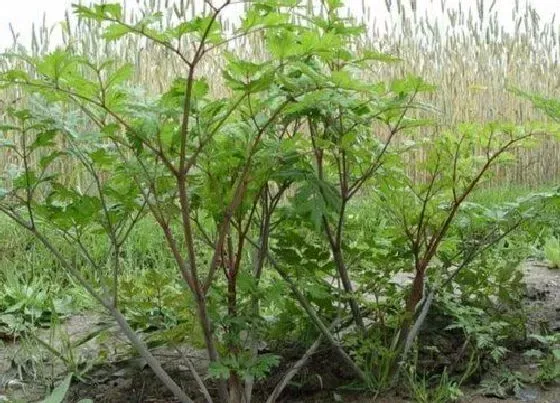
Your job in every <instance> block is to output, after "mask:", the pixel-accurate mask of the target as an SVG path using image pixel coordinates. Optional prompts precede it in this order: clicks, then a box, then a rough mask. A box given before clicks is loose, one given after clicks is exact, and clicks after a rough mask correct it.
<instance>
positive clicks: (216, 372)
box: [208, 362, 230, 379]
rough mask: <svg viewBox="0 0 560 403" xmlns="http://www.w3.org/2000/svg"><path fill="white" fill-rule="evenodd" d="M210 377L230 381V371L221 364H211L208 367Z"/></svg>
mask: <svg viewBox="0 0 560 403" xmlns="http://www.w3.org/2000/svg"><path fill="white" fill-rule="evenodd" d="M208 375H209V376H210V377H212V378H214V379H228V378H229V375H230V369H229V368H228V367H227V366H225V365H224V364H222V363H221V362H211V363H210V365H209V366H208Z"/></svg>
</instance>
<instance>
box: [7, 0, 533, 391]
mask: <svg viewBox="0 0 560 403" xmlns="http://www.w3.org/2000/svg"><path fill="white" fill-rule="evenodd" d="M230 3H231V2H230V1H225V2H223V3H222V4H220V5H215V4H213V3H211V2H206V5H207V7H206V12H205V13H203V14H201V15H197V16H195V17H193V18H192V19H185V20H181V21H167V22H165V23H164V21H163V16H162V15H161V14H160V13H145V14H144V15H143V16H142V18H141V19H139V20H137V21H134V22H129V19H127V18H125V15H124V13H123V11H122V8H121V6H120V5H118V4H101V5H94V6H91V7H85V6H75V12H76V14H77V15H78V16H79V17H80V18H82V19H86V20H88V21H90V22H91V24H96V25H98V26H99V27H100V29H101V30H102V32H103V34H102V38H100V39H102V40H103V41H105V43H106V44H107V46H110V45H111V44H112V43H114V42H116V43H117V44H118V42H119V41H121V40H123V39H124V38H126V37H128V36H139V37H141V38H143V40H145V41H147V42H148V43H150V44H152V45H153V46H158V47H161V48H162V49H163V50H164V51H165V52H167V54H168V56H169V57H170V58H171V57H172V58H175V59H177V61H178V62H180V63H182V69H181V73H179V74H178V75H177V76H176V77H174V78H173V80H171V82H170V83H169V85H168V86H167V87H166V89H165V90H163V91H161V92H159V93H153V92H151V91H147V90H145V89H144V88H141V87H139V86H137V85H136V84H135V82H134V79H133V77H134V67H133V66H132V65H130V64H126V63H120V62H118V61H116V60H105V59H103V58H99V57H94V56H92V55H91V54H88V53H87V52H82V51H80V48H74V47H72V46H68V47H67V48H66V49H57V50H55V51H53V52H51V53H48V54H46V55H44V56H33V57H31V56H27V55H22V54H9V55H7V56H6V57H8V58H10V59H13V60H17V62H18V63H20V64H22V65H23V66H24V67H23V68H18V69H9V70H7V71H4V72H2V73H1V75H0V85H1V86H2V87H4V88H6V89H8V90H13V91H18V92H19V91H23V92H24V93H25V94H27V97H26V98H25V99H15V100H14V102H13V103H12V104H11V105H10V106H9V107H7V108H6V109H5V111H4V112H5V115H6V117H5V119H4V120H5V122H4V124H3V125H2V127H1V130H2V132H3V133H4V136H5V140H4V141H3V142H2V148H3V149H4V150H5V151H6V152H9V153H10V154H11V155H12V156H13V158H14V160H15V161H16V164H15V168H14V169H13V170H10V171H8V172H6V173H5V174H3V176H2V178H1V182H0V186H1V188H0V212H2V213H3V214H4V215H5V216H6V217H7V218H9V219H10V220H12V222H14V223H16V224H17V225H18V226H20V227H21V228H23V229H25V230H26V231H27V232H28V233H29V234H30V235H31V236H32V237H33V238H34V239H35V240H36V241H38V242H39V243H40V244H41V245H42V246H43V247H44V248H46V250H48V251H49V252H50V254H51V256H52V257H54V259H55V260H56V262H57V265H58V266H59V267H60V268H62V269H63V270H64V271H65V273H66V274H67V275H68V276H69V277H70V278H71V279H72V281H74V282H75V283H77V284H79V285H80V286H81V287H82V288H83V290H85V291H86V292H87V293H88V294H89V295H90V296H91V298H92V299H93V300H95V301H96V302H97V303H98V304H99V305H100V306H102V307H103V308H104V309H105V310H106V311H107V312H108V313H109V314H110V315H111V316H112V318H113V319H114V320H115V322H116V323H117V324H118V326H119V328H120V329H121V331H122V332H123V334H124V335H125V336H126V337H127V338H128V340H129V341H130V343H131V345H132V346H133V347H134V348H135V349H136V351H137V352H138V353H139V354H140V355H141V356H142V357H143V359H144V360H145V361H146V362H147V364H148V365H149V367H150V368H151V370H152V371H153V372H154V374H155V375H156V376H157V377H158V378H159V379H160V380H161V382H163V384H165V386H166V387H167V388H168V389H169V390H170V391H171V392H172V393H173V395H174V396H175V397H176V399H177V400H178V401H181V402H191V401H193V399H194V398H195V397H199V395H200V396H202V397H204V398H205V399H206V400H208V401H211V400H212V399H217V400H218V401H221V402H249V401H251V399H252V397H253V394H254V387H255V384H256V383H257V382H258V381H261V380H263V379H267V378H268V377H269V376H270V375H271V374H272V373H273V372H274V371H275V370H276V368H278V366H279V364H280V362H281V356H280V354H281V353H282V351H281V350H280V351H269V350H267V349H266V346H268V345H277V346H278V345H280V346H281V345H282V342H283V341H285V340H286V339H289V338H291V339H297V338H301V336H302V335H303V334H305V335H307V336H308V338H307V341H308V343H306V344H305V346H304V348H303V349H302V351H301V355H300V356H299V357H298V358H297V359H296V360H295V361H294V363H293V365H291V366H290V367H288V368H286V369H285V370H284V371H282V373H281V374H280V375H279V376H278V375H277V374H275V375H276V376H275V377H274V380H275V382H274V385H273V386H272V387H270V388H269V389H270V390H267V391H266V392H267V394H268V397H267V401H269V402H273V401H276V400H277V399H278V398H279V397H280V395H281V394H282V393H283V391H284V390H285V388H286V387H287V385H289V384H290V382H291V381H292V380H293V379H294V378H295V377H296V376H297V375H298V372H299V371H300V370H301V369H302V368H303V367H305V365H306V364H307V363H309V361H310V359H311V357H312V356H313V355H314V354H315V353H316V352H317V351H318V349H319V348H320V347H321V346H322V345H323V344H326V345H328V346H329V348H331V349H332V351H333V352H334V353H335V354H336V356H337V359H338V360H340V361H341V362H343V363H344V365H345V366H346V367H347V368H348V369H349V371H350V372H351V374H352V377H353V379H354V380H355V381H356V383H357V384H358V385H359V388H361V389H365V390H367V391H369V392H374V391H377V392H379V391H384V390H386V389H389V388H391V387H394V386H395V385H396V384H397V382H398V380H399V379H400V377H402V376H403V375H407V376H408V377H409V378H408V379H409V380H412V383H413V385H414V387H413V388H411V389H412V391H413V392H414V393H415V394H416V395H418V396H420V395H422V396H424V397H423V398H422V399H423V400H426V399H436V400H445V399H448V398H452V397H457V396H459V393H458V389H457V388H458V387H459V384H460V382H457V381H455V380H452V381H449V382H448V378H447V376H448V375H447V372H445V371H444V372H443V374H445V375H444V376H443V377H441V378H440V379H439V382H440V388H439V389H438V390H437V391H436V392H435V394H432V393H429V394H426V392H425V390H424V389H425V388H424V387H422V385H421V384H420V383H418V382H425V380H426V379H428V378H426V377H425V376H423V374H422V376H420V375H421V374H418V373H416V370H414V371H413V372H414V373H413V374H412V375H411V374H410V373H409V372H406V371H409V369H408V368H410V367H409V366H407V363H409V360H410V357H411V353H412V352H413V351H414V350H415V349H417V340H418V337H417V336H418V335H419V334H420V332H421V331H422V330H423V329H425V327H426V325H427V323H426V318H427V317H428V314H429V313H430V311H431V308H432V307H433V305H434V304H436V305H438V306H443V307H445V309H447V314H448V316H449V317H452V318H453V321H452V322H451V323H449V324H448V325H449V326H448V327H447V328H446V330H453V329H460V330H461V331H462V332H463V334H464V340H465V346H466V347H465V349H467V348H468V350H465V351H468V354H469V356H470V357H471V360H472V362H473V365H472V366H471V367H469V369H468V371H466V372H465V373H466V374H467V375H464V374H463V376H462V378H461V380H462V379H464V378H466V377H467V376H468V375H469V372H472V371H473V368H478V366H479V365H478V363H480V362H481V361H483V359H484V358H485V357H486V356H488V355H489V356H490V357H492V358H493V359H494V360H496V361H497V360H499V359H500V357H501V356H502V355H503V353H504V347H503V346H502V344H501V341H502V339H501V338H505V337H506V335H507V332H508V329H509V327H510V325H511V323H510V322H507V320H505V319H504V321H502V322H495V323H494V322H493V321H492V319H493V318H494V317H492V318H491V317H490V316H483V315H484V312H485V310H486V309H488V310H490V312H492V309H494V308H495V309H496V310H495V312H496V316H495V317H498V316H499V313H498V309H497V307H496V306H497V305H498V304H500V303H503V304H511V303H512V301H514V300H515V298H516V296H517V295H516V293H514V292H512V290H513V289H517V285H518V280H519V278H518V276H517V274H516V271H515V267H514V266H515V265H514V264H513V263H514V262H518V261H519V260H520V259H522V258H523V253H522V252H523V251H521V253H519V254H516V253H514V252H512V249H511V248H506V247H502V246H503V243H504V242H505V241H506V240H508V241H511V242H513V240H512V239H511V234H513V233H514V232H515V231H516V230H517V229H518V228H519V227H520V225H522V223H523V222H525V221H526V220H528V219H530V218H531V217H532V216H533V214H535V212H534V210H533V209H532V207H533V206H534V205H529V204H530V203H525V202H520V203H516V204H512V205H507V206H502V207H500V208H492V209H490V208H487V207H485V206H483V205H480V204H477V203H473V202H470V198H471V196H472V194H473V192H474V190H475V189H477V188H478V187H479V186H480V185H481V184H482V183H484V181H485V180H487V179H489V178H490V177H491V175H492V172H493V169H494V168H495V167H496V166H499V165H503V164H507V163H509V162H511V161H512V159H513V152H514V151H515V150H517V149H519V148H522V147H525V146H528V145H529V143H531V142H532V141H533V140H534V139H535V137H536V131H534V130H532V128H530V127H518V126H515V125H511V124H505V123H501V122H495V123H492V124H488V125H481V124H470V123H465V124H463V125H459V126H454V127H442V126H441V125H440V124H438V123H437V119H427V117H430V116H431V114H433V111H432V110H431V108H430V107H429V105H428V104H426V102H425V101H424V99H423V96H425V94H429V93H431V92H433V91H435V90H436V88H435V87H434V86H433V85H432V84H430V83H427V82H425V81H424V80H422V79H421V78H419V77H413V76H404V77H402V78H399V79H396V80H390V81H381V82H378V81H375V80H372V79H369V78H367V77H364V76H363V74H361V72H362V71H363V70H365V69H373V68H374V66H376V65H378V64H379V63H395V62H397V61H398V60H397V59H395V58H393V57H391V56H390V55H387V54H384V53H381V52H379V51H378V50H376V49H373V48H371V49H370V48H364V42H363V38H364V33H365V28H364V27H363V26H359V25H357V24H355V22H354V21H353V20H352V19H350V18H346V17H343V16H342V12H341V8H342V5H343V4H342V2H341V1H338V0H328V1H325V2H324V3H323V7H324V10H323V11H324V12H323V13H322V14H320V15H307V16H305V14H304V13H305V8H303V7H302V6H301V5H300V4H299V2H297V1H292V0H283V1H256V2H252V3H251V4H249V5H248V8H247V10H246V13H245V14H244V16H243V18H242V21H241V24H240V25H239V27H238V28H236V29H235V30H234V31H231V30H229V29H226V28H225V27H223V26H222V24H221V16H222V14H223V12H224V10H226V9H227V8H228V7H229V6H230ZM294 15H299V16H304V17H305V18H303V17H302V18H301V19H294V18H293V16H294ZM255 35H261V36H262V37H263V38H264V42H265V44H266V53H265V54H264V55H263V57H262V58H261V59H259V60H254V59H248V58H245V57H243V56H242V54H241V52H239V51H238V49H234V48H229V47H228V44H229V43H230V41H232V40H233V39H234V38H238V37H247V38H251V37H252V36H255ZM357 48H360V51H359V52H358V51H357ZM210 58H216V59H218V60H220V62H221V63H223V65H224V67H223V68H222V70H221V74H222V76H223V79H224V82H225V83H226V85H227V91H224V93H222V94H220V95H219V96H214V95H212V92H211V79H212V77H207V76H205V75H204V74H202V70H201V66H202V65H203V63H206V62H208V60H209V59H210ZM433 118H437V116H433ZM418 128H423V130H424V136H422V137H421V138H417V137H413V136H411V135H410V133H411V132H412V131H413V130H416V129H418ZM419 150H423V151H424V152H425V154H426V158H425V160H424V161H423V162H422V163H421V164H419V165H418V172H420V173H421V176H422V179H421V180H418V179H417V178H413V177H411V176H410V175H409V174H408V173H407V169H406V168H407V165H408V163H409V161H410V160H411V159H412V157H413V155H414V153H416V152H418V151H419ZM473 150H476V153H474V154H473ZM67 164H70V165H71V166H72V167H73V169H74V170H75V172H74V177H73V178H68V177H66V176H64V175H60V167H61V166H64V165H67ZM143 225H146V227H147V228H148V231H150V232H151V231H152V230H153V231H156V230H157V234H158V237H153V238H152V237H149V239H150V242H154V243H156V244H157V245H159V246H158V247H157V248H155V249H153V250H151V251H150V252H149V253H146V254H145V255H143V256H137V255H136V254H135V252H134V251H136V250H137V249H135V248H134V247H133V246H131V245H134V242H141V237H140V236H138V235H137V237H136V238H134V234H135V230H137V229H138V228H139V227H140V228H141V227H142V226H143ZM92 234H94V235H95V240H96V242H95V246H93V243H92ZM63 245H66V246H63ZM516 250H517V251H519V249H516ZM497 256H498V257H499V258H500V259H501V258H502V257H504V256H506V257H507V258H508V259H507V260H506V264H503V265H498V264H496V261H498V260H499V259H498V258H496V257H497ZM407 274H408V275H410V276H411V284H406V283H405V282H401V281H398V280H395V278H396V277H397V276H398V275H405V276H406V275H407ZM510 286H511V288H510V289H509V292H508V287H510ZM486 315H488V314H486ZM480 316H483V320H480ZM503 317H504V318H505V317H506V315H503ZM512 317H514V315H513V316H512ZM512 317H507V319H511V318H512ZM512 320H513V319H512ZM193 325H196V326H197V327H196V330H194V331H193V330H191V329H192V328H193ZM153 330H158V331H160V333H159V334H158V337H155V338H152V339H151V341H152V342H154V343H155V344H161V343H178V342H185V341H188V342H191V343H197V345H199V344H200V345H202V346H203V348H205V350H206V352H207V355H208V359H209V368H208V373H207V374H199V373H197V371H196V369H195V368H194V366H193V365H189V368H190V370H191V375H192V377H193V379H194V380H195V381H196V382H197V385H198V387H199V395H196V396H195V394H194V393H193V392H192V391H187V390H184V389H183V388H181V386H180V383H179V382H178V381H177V380H176V379H173V378H172V377H171V376H170V375H169V374H168V373H167V372H166V371H165V369H164V368H163V366H162V363H161V362H160V361H159V360H157V359H156V358H155V357H154V355H153V354H152V352H151V351H150V348H149V347H148V344H147V343H146V340H145V338H144V337H141V336H140V335H141V334H143V335H145V333H147V332H150V331H153ZM140 332H142V333H140ZM414 368H416V367H414ZM420 380H424V381H420ZM208 381H210V383H209V382H208ZM209 384H211V385H212V386H215V390H216V392H215V393H214V392H212V393H211V390H213V388H210V387H209ZM434 396H437V397H434Z"/></svg>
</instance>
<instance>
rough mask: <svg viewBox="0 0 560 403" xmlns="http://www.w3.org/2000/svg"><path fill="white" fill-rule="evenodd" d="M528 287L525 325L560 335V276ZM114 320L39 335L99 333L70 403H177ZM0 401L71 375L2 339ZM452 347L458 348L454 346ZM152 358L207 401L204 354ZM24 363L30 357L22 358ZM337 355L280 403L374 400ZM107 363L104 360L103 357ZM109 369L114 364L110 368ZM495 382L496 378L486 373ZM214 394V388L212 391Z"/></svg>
mask: <svg viewBox="0 0 560 403" xmlns="http://www.w3.org/2000/svg"><path fill="white" fill-rule="evenodd" d="M523 270H524V272H525V281H526V284H527V298H526V304H527V306H528V307H529V310H530V317H529V320H528V323H527V326H528V329H529V331H530V332H535V331H538V330H540V329H542V328H543V327H547V328H548V329H549V330H551V331H560V270H550V269H548V268H547V267H546V266H545V265H544V264H542V263H540V262H535V261H530V262H527V264H526V265H525V267H524V268H523ZM107 323H111V320H110V318H107V317H105V316H103V315H99V314H83V315H75V316H72V317H70V318H68V319H67V320H66V321H65V322H64V323H63V324H62V326H60V329H59V333H58V334H52V332H51V331H50V330H49V329H40V330H39V331H38V332H37V334H36V335H35V337H36V338H38V339H40V340H42V341H44V342H47V343H50V344H51V345H53V347H54V348H55V349H57V350H58V351H62V352H64V351H68V349H66V350H65V346H67V345H68V344H67V343H68V341H69V342H70V343H77V342H79V341H80V340H82V339H83V338H84V337H86V336H87V335H91V334H92V332H99V334H100V335H99V337H95V338H92V339H91V340H88V341H87V342H83V343H80V346H79V347H78V348H77V349H76V354H75V356H74V362H80V363H81V362H83V363H87V362H96V359H97V361H98V362H99V361H102V362H103V364H98V365H95V366H94V367H93V368H90V369H89V370H88V371H86V373H87V378H84V379H82V380H81V381H79V382H76V381H74V382H73V386H72V388H71V390H70V392H69V396H68V402H78V401H79V400H80V399H86V398H89V399H92V400H93V401H94V402H96V403H98V402H99V403H101V402H107V403H113V402H114V403H117V402H123V403H126V402H135V403H137V402H145V403H149V402H162V403H163V402H175V401H176V400H174V398H173V397H172V396H171V395H170V394H169V392H168V391H167V390H166V389H165V387H164V386H163V385H162V384H161V383H160V382H159V381H158V380H157V379H156V378H155V377H154V375H153V373H152V372H151V370H150V369H149V368H148V367H147V365H146V363H145V362H144V361H143V360H142V359H140V358H137V357H135V356H134V355H133V354H132V352H131V350H130V348H129V347H128V345H127V343H126V341H125V340H124V339H123V337H122V336H121V335H120V333H119V332H118V329H117V328H116V327H115V326H107V325H106V324H107ZM0 343H3V344H0V346H2V347H3V348H0V401H5V400H7V399H9V400H8V401H13V402H15V401H22V402H33V401H39V400H40V399H41V398H42V397H43V396H44V395H45V393H46V389H47V387H46V385H48V384H49V383H52V381H53V380H55V379H60V378H61V377H62V376H63V375H64V373H65V372H66V366H65V365H64V363H63V362H62V361H60V360H53V359H52V355H51V356H50V358H49V359H48V360H47V359H44V358H45V357H46V354H45V357H41V356H40V355H38V354H37V351H40V350H41V349H40V348H38V347H39V345H38V342H37V341H36V339H35V338H26V339H21V340H5V341H3V342H2V341H0ZM450 348H452V349H453V348H456V346H451V347H450ZM301 351H302V348H301V346H290V347H287V348H285V349H284V350H283V351H282V356H283V358H282V361H281V364H280V367H279V368H278V369H277V372H276V375H273V376H272V377H271V378H270V379H268V380H267V382H266V383H258V384H257V385H256V388H255V394H254V401H255V402H264V401H265V396H266V393H267V392H268V391H269V390H271V388H272V387H273V385H274V384H275V381H277V380H278V379H279V378H280V377H281V376H282V374H283V372H284V371H285V370H286V369H287V368H288V367H289V366H290V365H291V364H292V363H293V362H295V361H296V360H297V359H298V358H299V357H300V355H301ZM153 352H154V354H155V355H156V357H157V358H158V359H160V361H161V362H162V363H163V365H164V368H165V369H166V370H167V371H168V373H169V374H170V375H171V376H172V377H173V378H174V379H175V380H176V381H177V382H178V383H179V384H180V385H181V386H182V387H184V388H185V390H188V391H189V394H190V395H191V396H195V401H196V402H203V401H204V400H203V398H202V394H201V393H200V392H199V390H198V387H197V384H196V382H195V381H194V380H193V377H192V375H191V372H190V370H189V367H188V365H187V364H186V362H187V360H190V362H191V363H192V364H193V365H194V366H195V368H196V369H197V371H198V372H199V373H204V372H205V371H206V368H207V362H208V360H207V356H206V353H205V352H203V351H199V350H195V349H192V348H190V347H188V346H181V347H180V348H169V347H167V348H159V349H155V350H154V351H153ZM22 357H24V358H22ZM333 357H336V355H335V354H334V352H333V351H331V350H330V349H328V348H325V349H323V350H321V351H318V352H317V353H316V354H314V355H313V356H312V358H311V360H310V362H309V363H308V365H306V366H305V367H304V368H303V369H302V370H301V371H300V374H299V375H298V376H297V377H296V378H295V379H294V380H295V381H296V383H295V384H294V385H293V386H289V387H288V388H287V389H286V390H285V393H284V395H283V396H285V397H284V398H283V399H282V400H280V401H281V402H284V403H311V402H351V403H358V402H360V403H362V402H363V403H365V402H372V401H373V400H372V398H371V397H366V396H363V395H361V394H360V393H355V392H354V393H352V392H348V390H346V391H345V390H343V389H341V387H342V386H343V385H347V384H349V383H351V381H352V375H351V371H350V370H349V369H348V368H345V367H344V365H342V364H341V363H340V362H339V360H333ZM100 358H101V359H100ZM107 363H109V364H107ZM507 365H508V367H509V368H510V369H511V370H512V371H519V372H522V373H530V372H531V371H533V372H534V371H535V366H534V365H533V364H531V363H529V362H527V361H526V360H525V359H524V358H523V356H522V355H521V352H519V353H518V354H513V355H512V356H511V357H510V359H509V360H508V362H507ZM486 376H487V377H491V376H493V374H492V373H488V374H486ZM209 389H210V392H211V393H213V392H214V390H213V387H212V385H210V386H209ZM463 392H464V397H463V398H462V399H461V400H460V402H464V403H466V402H472V403H492V402H496V403H498V402H500V403H501V402H504V403H506V402H520V401H533V402H537V403H553V402H555V403H558V402H560V385H555V386H552V387H549V388H548V389H542V388H540V387H538V386H535V385H524V386H523V388H521V389H519V390H518V391H517V394H516V395H514V396H511V397H510V398H508V399H498V398H492V397H484V396H482V395H481V392H480V388H478V387H472V388H470V389H465V390H463ZM375 401H376V402H380V403H404V402H408V401H410V400H406V399H405V398H402V397H398V396H393V395H390V396H382V397H379V398H378V399H377V400H375Z"/></svg>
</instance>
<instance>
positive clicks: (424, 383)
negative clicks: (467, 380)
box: [407, 367, 463, 403]
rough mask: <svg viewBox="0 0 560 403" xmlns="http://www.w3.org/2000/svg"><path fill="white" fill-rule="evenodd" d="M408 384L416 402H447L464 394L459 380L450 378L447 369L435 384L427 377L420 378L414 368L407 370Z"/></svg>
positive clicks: (455, 399) (453, 400)
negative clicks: (458, 382)
mask: <svg viewBox="0 0 560 403" xmlns="http://www.w3.org/2000/svg"><path fill="white" fill-rule="evenodd" d="M407 378H408V384H409V388H410V391H411V394H412V396H413V398H414V401H415V402H421V403H432V402H434V403H445V402H455V401H457V400H459V399H460V398H461V397H462V396H463V392H461V389H460V388H459V385H458V384H457V382H455V381H453V380H451V379H449V377H448V375H447V371H445V370H444V371H443V373H442V374H441V376H439V380H438V381H436V382H437V383H436V384H435V386H434V383H433V382H429V381H428V380H427V379H426V377H425V376H424V377H422V378H420V379H418V375H417V373H416V371H415V369H414V368H412V367H411V368H410V370H409V371H408V372H407Z"/></svg>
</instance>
